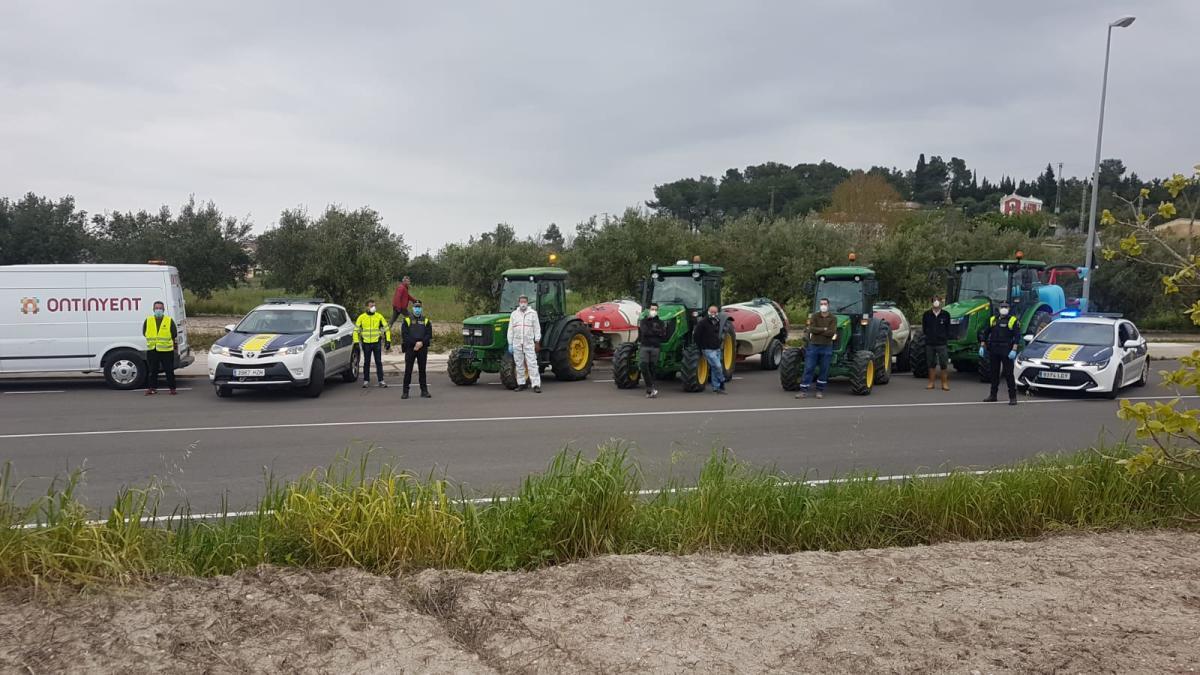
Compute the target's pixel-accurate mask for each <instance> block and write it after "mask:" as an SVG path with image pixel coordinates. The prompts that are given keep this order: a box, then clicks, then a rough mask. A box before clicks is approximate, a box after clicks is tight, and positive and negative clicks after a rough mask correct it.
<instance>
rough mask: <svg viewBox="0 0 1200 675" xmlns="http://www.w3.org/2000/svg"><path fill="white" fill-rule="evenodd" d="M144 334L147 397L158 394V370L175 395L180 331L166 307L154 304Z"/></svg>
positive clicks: (159, 303) (144, 325) (145, 323)
mask: <svg viewBox="0 0 1200 675" xmlns="http://www.w3.org/2000/svg"><path fill="white" fill-rule="evenodd" d="M142 334H143V335H145V336H146V369H147V372H146V396H153V395H154V394H157V393H158V369H159V368H162V370H163V374H164V375H166V377H167V387H168V388H169V389H170V390H171V395H172V396H174V395H175V393H176V392H175V347H176V344H177V343H178V340H179V331H178V329H177V328H176V327H175V322H174V321H172V320H171V317H169V316H167V314H166V305H164V304H163V303H162V302H161V301H160V302H155V303H154V315H153V316H150V317H147V318H146V320H145V321H143V322H142Z"/></svg>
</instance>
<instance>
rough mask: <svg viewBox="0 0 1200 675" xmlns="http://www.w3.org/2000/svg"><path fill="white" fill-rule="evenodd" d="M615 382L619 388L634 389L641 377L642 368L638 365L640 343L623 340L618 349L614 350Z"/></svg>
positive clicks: (613, 367)
mask: <svg viewBox="0 0 1200 675" xmlns="http://www.w3.org/2000/svg"><path fill="white" fill-rule="evenodd" d="M612 369H613V383H614V384H616V385H617V389H633V388H634V387H636V386H637V385H638V380H640V379H641V369H640V368H639V367H638V344H637V343H636V342H622V343H621V346H620V347H617V351H615V352H613V360H612Z"/></svg>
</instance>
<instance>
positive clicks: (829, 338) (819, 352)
mask: <svg viewBox="0 0 1200 675" xmlns="http://www.w3.org/2000/svg"><path fill="white" fill-rule="evenodd" d="M806 328H807V330H808V345H807V346H806V347H805V348H804V377H802V378H800V393H798V394H796V398H808V389H809V387H811V386H812V382H813V375H814V374H815V375H816V376H817V398H822V397H824V396H825V385H826V384H828V383H829V362H830V361H832V360H833V343H834V342H836V341H837V338H838V332H837V316H836V315H834V314H832V313H830V311H829V298H821V300H820V301H818V302H817V311H816V312H815V313H814V314H812V315H811V316H809V317H808V324H807V326H806Z"/></svg>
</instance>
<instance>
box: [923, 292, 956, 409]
mask: <svg viewBox="0 0 1200 675" xmlns="http://www.w3.org/2000/svg"><path fill="white" fill-rule="evenodd" d="M929 304H930V305H931V306H930V308H929V309H927V310H925V315H924V316H922V317H921V331H922V332H923V333H924V335H925V363H926V364H928V366H929V385H928V386H926V387H925V388H926V389H933V388H934V386H935V382H936V373H937V369H938V368H939V367H940V368H941V369H942V391H950V352H949V348H948V345H949V342H950V313H949V312H947V311H946V310H944V309H942V299H941V298H940V297H938V296H936V295H935V296H933V301H932V302H930V303H929Z"/></svg>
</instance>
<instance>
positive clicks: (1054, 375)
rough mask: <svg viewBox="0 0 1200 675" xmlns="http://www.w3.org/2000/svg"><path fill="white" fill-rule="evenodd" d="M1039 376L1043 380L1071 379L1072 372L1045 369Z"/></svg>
mask: <svg viewBox="0 0 1200 675" xmlns="http://www.w3.org/2000/svg"><path fill="white" fill-rule="evenodd" d="M1038 377H1039V378H1041V379H1043V380H1069V379H1071V374H1070V373H1060V372H1055V371H1053V370H1043V371H1042V372H1041V374H1040V375H1038Z"/></svg>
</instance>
